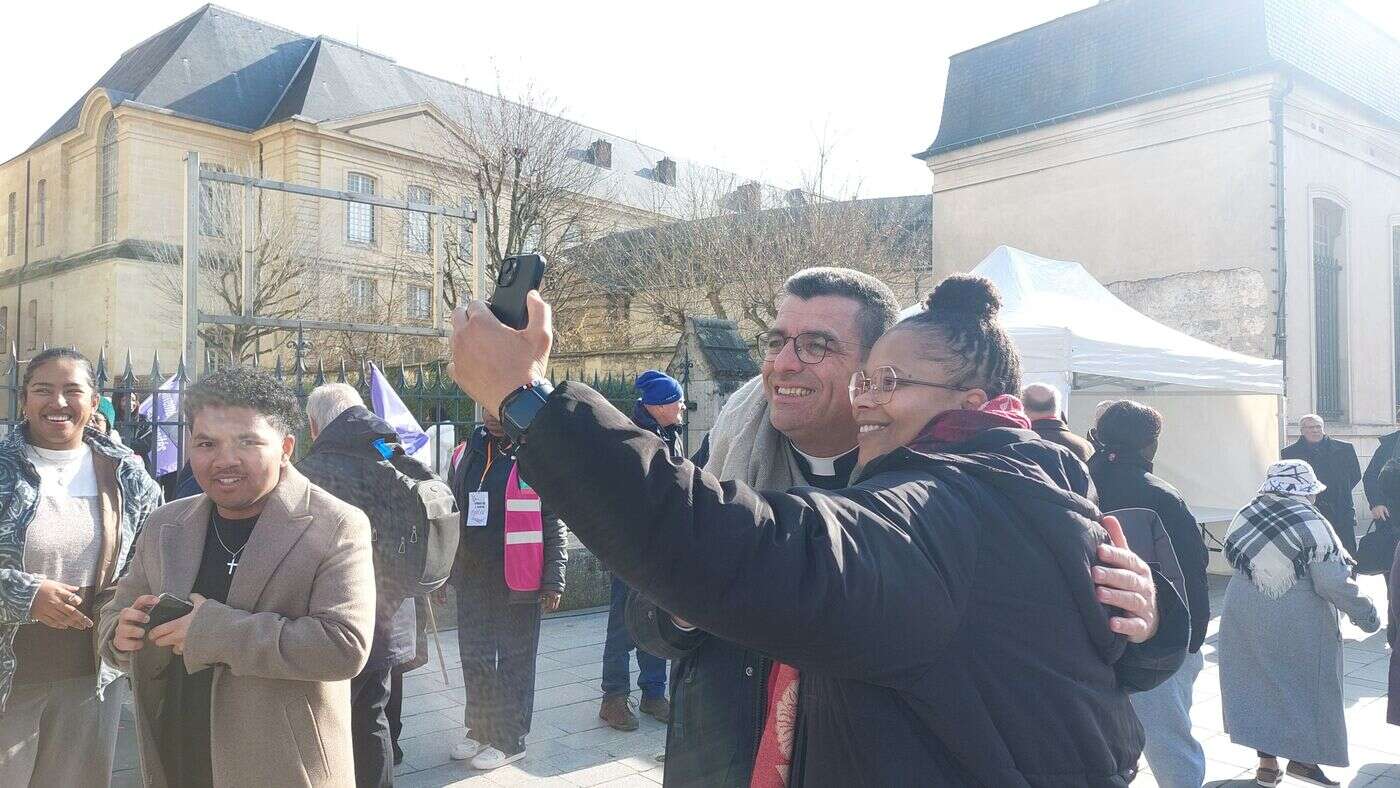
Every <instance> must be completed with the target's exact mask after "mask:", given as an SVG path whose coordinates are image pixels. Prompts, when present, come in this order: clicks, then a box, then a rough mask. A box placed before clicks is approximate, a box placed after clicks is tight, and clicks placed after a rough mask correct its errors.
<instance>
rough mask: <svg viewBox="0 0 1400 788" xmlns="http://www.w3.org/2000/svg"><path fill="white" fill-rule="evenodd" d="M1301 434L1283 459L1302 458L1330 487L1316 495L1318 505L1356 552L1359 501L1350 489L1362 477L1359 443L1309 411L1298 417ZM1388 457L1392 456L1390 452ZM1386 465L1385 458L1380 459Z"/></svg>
mask: <svg viewBox="0 0 1400 788" xmlns="http://www.w3.org/2000/svg"><path fill="white" fill-rule="evenodd" d="M1298 426H1299V427H1300V428H1301V429H1302V432H1303V434H1302V437H1300V438H1298V440H1296V441H1294V442H1293V443H1292V444H1290V445H1289V446H1286V447H1284V450H1283V451H1282V452H1280V455H1281V457H1282V459H1285V460H1303V461H1304V462H1306V463H1307V464H1309V465H1311V466H1312V469H1313V472H1314V473H1315V474H1317V478H1318V480H1319V481H1321V482H1322V483H1323V484H1325V485H1327V489H1326V490H1324V491H1323V492H1322V493H1321V494H1319V495H1318V496H1317V509H1318V511H1320V512H1322V516H1323V517H1326V518H1327V522H1329V523H1331V524H1332V528H1333V529H1334V530H1336V532H1337V536H1339V537H1341V539H1342V545H1343V546H1344V547H1346V549H1347V552H1348V553H1351V554H1352V555H1353V556H1355V555H1356V505H1355V504H1354V503H1353V502H1352V497H1351V491H1352V490H1354V489H1356V483H1357V482H1359V481H1361V464H1360V463H1359V462H1357V460H1356V447H1355V446H1352V445H1351V444H1350V443H1347V442H1346V441H1339V440H1337V439H1336V438H1333V437H1332V436H1331V435H1328V434H1327V427H1326V424H1325V423H1324V422H1323V421H1322V417H1321V416H1318V415H1315V414H1311V413H1310V414H1308V415H1306V416H1304V417H1303V418H1301V419H1299V420H1298ZM1387 459H1389V457H1388V456H1387ZM1381 464H1382V465H1384V464H1385V463H1384V461H1382V463H1381Z"/></svg>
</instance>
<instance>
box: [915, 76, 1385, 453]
mask: <svg viewBox="0 0 1400 788" xmlns="http://www.w3.org/2000/svg"><path fill="white" fill-rule="evenodd" d="M1286 84H1287V83H1286V82H1285V81H1284V78H1283V77H1281V76H1274V75H1261V76H1253V77H1249V78H1244V79H1237V80H1233V81H1228V82H1222V83H1217V84H1213V85H1208V86H1205V87H1201V88H1198V89H1196V90H1193V91H1188V92H1184V93H1176V94H1172V95H1168V96H1165V97H1162V98H1159V99H1156V100H1153V101H1145V102H1139V103H1135V104H1131V105H1128V106H1125V107H1121V108H1117V109H1113V110H1109V111H1105V112H1101V113H1097V114H1094V115H1091V116H1088V117H1084V118H1080V119H1077V120H1073V121H1069V122H1065V123H1060V124H1055V125H1052V126H1048V127H1046V128H1042V129H1038V130H1034V131H1030V132H1027V133H1024V134H1019V135H1015V136H1011V137H1006V138H1003V139H998V140H992V141H989V142H986V143H983V144H980V145H977V146H974V147H970V148H965V149H960V150H956V151H952V152H949V153H947V154H942V155H939V156H936V157H934V158H932V159H930V160H929V166H930V169H931V170H932V173H933V183H934V186H933V194H934V217H935V229H934V267H935V269H936V270H938V271H939V272H940V273H942V274H946V273H949V272H953V271H965V270H968V269H969V268H971V267H973V266H974V265H976V264H977V262H979V261H980V260H981V259H982V258H983V257H984V256H985V255H986V254H987V253H988V252H990V251H991V250H992V249H993V248H995V247H996V246H997V245H998V244H1007V245H1010V246H1016V247H1020V248H1022V249H1025V250H1027V251H1030V252H1033V253H1035V254H1039V255H1043V256H1046V257H1052V258H1059V259H1067V260H1075V261H1078V262H1081V263H1083V264H1084V265H1085V266H1086V267H1087V268H1088V269H1089V271H1090V272H1091V273H1093V274H1094V276H1095V277H1096V278H1098V279H1099V280H1100V281H1102V282H1104V283H1106V284H1107V285H1108V286H1109V287H1110V289H1112V290H1113V291H1114V292H1115V293H1117V294H1118V295H1119V296H1120V297H1121V298H1123V299H1124V300H1125V301H1127V302H1128V303H1129V304H1131V305H1133V306H1134V307H1136V308H1138V309H1141V310H1142V311H1143V312H1145V313H1147V314H1148V315H1150V316H1152V317H1154V318H1156V319H1158V320H1160V321H1162V322H1164V323H1166V324H1168V325H1171V326H1173V327H1176V328H1179V329H1181V330H1184V331H1186V332H1188V333H1191V334H1192V335H1195V336H1199V337H1201V338H1203V339H1206V340H1208V341H1212V342H1216V343H1218V344H1222V345H1224V346H1226V347H1230V348H1231V349H1234V350H1238V351H1241V352H1246V353H1250V354H1253V355H1259V356H1273V355H1274V352H1275V350H1274V344H1275V343H1274V333H1275V325H1274V318H1275V307H1276V295H1275V294H1276V288H1277V273H1276V267H1277V257H1276V253H1275V237H1274V201H1275V199H1274V187H1273V182H1274V173H1273V143H1272V139H1271V126H1270V120H1269V119H1270V96H1271V94H1272V92H1273V91H1283V90H1284V89H1285V87H1286ZM1285 102H1286V103H1285V118H1286V129H1287V135H1286V138H1285V141H1284V164H1285V176H1284V177H1285V181H1284V182H1285V227H1286V232H1287V236H1286V249H1287V257H1288V285H1287V293H1288V304H1287V335H1288V358H1287V363H1288V395H1289V414H1290V417H1291V419H1292V420H1294V421H1296V419H1297V417H1298V416H1300V415H1302V414H1304V413H1307V412H1310V411H1311V410H1313V409H1314V407H1315V401H1314V390H1313V375H1314V370H1315V364H1314V363H1313V362H1314V358H1315V348H1314V339H1313V335H1314V332H1313V326H1314V321H1315V314H1314V312H1313V284H1314V281H1313V271H1312V267H1313V266H1312V232H1313V229H1312V224H1313V222H1312V200H1313V199H1314V198H1315V197H1324V196H1325V197H1330V198H1331V199H1334V200H1335V201H1336V202H1337V203H1338V204H1340V205H1342V206H1343V207H1344V208H1346V209H1347V214H1346V215H1347V234H1346V249H1347V256H1348V261H1347V264H1346V274H1345V276H1344V285H1343V286H1344V289H1345V293H1346V296H1345V299H1346V303H1345V306H1344V308H1343V323H1344V325H1345V327H1344V336H1343V344H1344V348H1345V350H1344V356H1345V358H1346V360H1347V363H1346V369H1345V374H1346V380H1347V384H1346V386H1345V390H1346V398H1347V406H1346V411H1347V420H1348V421H1349V422H1351V423H1352V424H1354V425H1355V426H1357V427H1363V426H1364V427H1367V428H1368V429H1372V430H1373V429H1378V428H1380V427H1382V426H1389V425H1391V424H1393V403H1394V397H1395V392H1394V391H1393V389H1394V386H1393V383H1392V380H1393V376H1394V375H1393V368H1394V362H1393V357H1394V354H1393V350H1392V344H1393V343H1392V336H1393V329H1392V326H1393V322H1392V314H1393V307H1392V304H1391V301H1392V295H1391V294H1392V287H1393V274H1392V249H1391V227H1392V226H1394V225H1397V224H1400V135H1396V134H1395V133H1393V132H1388V131H1380V130H1377V129H1374V128H1365V127H1373V126H1374V125H1375V124H1374V122H1373V121H1370V120H1368V119H1367V117H1366V116H1363V115H1361V114H1359V113H1357V112H1355V111H1354V110H1351V109H1350V108H1349V106H1348V105H1347V104H1345V103H1343V102H1341V101H1339V100H1335V99H1332V98H1329V97H1328V96H1327V95H1326V94H1323V93H1322V92H1321V91H1319V90H1317V89H1315V88H1313V87H1311V86H1310V85H1306V84H1299V85H1295V86H1294V87H1293V88H1292V90H1291V92H1289V93H1288V95H1287V97H1286V99H1285ZM1339 121H1349V122H1339ZM1354 124H1359V125H1354Z"/></svg>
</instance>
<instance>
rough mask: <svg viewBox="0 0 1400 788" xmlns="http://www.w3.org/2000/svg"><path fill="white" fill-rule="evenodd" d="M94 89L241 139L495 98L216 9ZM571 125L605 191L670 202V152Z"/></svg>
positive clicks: (687, 168) (146, 45)
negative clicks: (595, 159) (605, 162)
mask: <svg viewBox="0 0 1400 788" xmlns="http://www.w3.org/2000/svg"><path fill="white" fill-rule="evenodd" d="M93 88H103V89H105V90H107V91H108V93H109V95H110V96H111V97H112V102H113V103H114V104H116V103H120V102H122V101H132V102H137V103H140V104H144V105H147V106H153V107H160V108H163V109H168V110H170V111H172V112H175V113H177V114H180V115H183V116H186V117H191V118H196V119H199V120H204V121H208V122H211V123H217V124H220V125H223V126H227V127H230V128H235V129H240V130H244V131H254V130H257V129H259V128H262V127H264V126H267V125H270V124H273V123H277V122H280V121H283V120H286V119H288V118H291V117H300V118H304V119H306V120H309V121H312V122H323V121H330V120H340V119H345V118H353V117H357V116H360V115H365V114H368V113H372V112H378V111H381V110H388V109H393V108H397V107H405V106H411V105H414V104H422V103H432V104H434V105H436V106H437V107H438V108H439V109H441V110H442V111H443V112H444V113H445V114H446V115H447V116H448V117H449V118H461V117H465V115H464V112H463V107H464V105H466V104H469V103H477V104H478V105H484V103H485V102H487V101H494V100H498V99H495V97H491V96H489V95H487V94H484V93H480V92H478V91H475V90H471V89H470V88H467V87H466V86H464V85H461V84H457V83H453V82H449V81H447V80H444V79H439V78H437V77H433V76H430V75H428V74H424V73H422V72H419V71H415V70H413V69H409V68H405V67H404V66H400V65H399V64H397V63H395V62H394V61H393V60H392V59H390V58H387V57H385V56H383V55H379V54H376V53H373V52H369V51H367V50H364V49H360V48H358V47H354V46H351V45H349V44H345V43H342V42H339V41H336V40H334V39H331V38H326V37H308V36H304V35H301V34H299V33H295V32H292V31H290V30H285V29H283V28H280V27H277V26H275V25H271V24H268V23H266V22H261V21H258V20H256V19H250V18H248V17H245V16H243V15H241V14H239V13H237V12H235V11H230V10H228V9H225V8H221V7H219V6H215V5H206V6H203V7H201V8H200V9H199V10H197V11H195V12H194V13H193V14H191V15H190V16H188V17H185V18H184V19H182V20H180V21H179V22H176V23H175V24H174V25H172V26H170V27H169V28H167V29H165V30H163V31H161V32H159V33H157V34H156V35H154V36H152V37H151V38H148V39H146V40H145V41H143V42H141V43H140V44H137V45H136V46H134V47H132V48H131V49H129V50H127V51H126V52H125V53H124V54H123V55H122V56H121V58H119V59H118V60H117V62H116V63H115V64H114V65H113V66H112V67H111V68H110V69H109V70H108V71H107V73H106V74H104V75H103V76H102V77H101V78H100V79H99V80H98V81H97V83H96V84H95V85H94V86H93ZM90 92H91V89H89V90H88V91H85V92H84V96H86V95H87V93H90ZM82 103H83V99H79V100H78V102H77V103H75V104H74V105H73V107H72V108H71V109H69V110H68V112H66V113H64V115H63V117H61V118H59V120H58V122H56V123H55V124H54V125H53V126H52V127H50V128H49V130H48V131H46V132H44V134H43V135H42V136H41V137H40V138H39V139H38V140H37V141H35V143H34V145H33V146H31V148H32V147H37V146H39V145H42V144H43V143H45V142H48V141H49V140H51V139H54V138H55V137H58V136H60V135H62V134H64V133H66V132H68V131H71V130H73V129H74V128H76V127H77V124H78V115H79V112H80V110H81V108H82ZM573 125H574V126H575V127H576V129H577V132H578V133H577V137H578V139H579V140H580V144H581V145H585V146H586V145H589V144H591V143H592V142H593V141H595V140H600V139H601V140H607V141H608V142H611V143H612V166H611V168H609V170H608V171H607V172H606V174H605V177H604V178H602V179H600V180H601V181H602V182H601V183H600V184H599V185H598V188H599V190H600V192H603V191H605V192H606V193H607V196H608V197H609V198H611V199H616V200H618V201H621V202H624V203H626V204H630V205H633V206H636V207H639V208H644V209H652V210H656V209H657V208H659V207H661V206H664V205H665V204H667V203H668V202H671V200H668V199H667V198H666V197H665V195H664V194H661V193H659V190H663V189H669V188H671V187H667V186H663V185H662V184H660V183H659V182H658V181H657V179H656V176H655V173H654V171H653V168H654V167H655V165H656V163H657V162H658V161H660V160H661V159H663V158H667V154H666V152H665V151H662V150H660V149H658V148H653V147H651V146H648V145H643V144H641V143H639V142H636V141H633V140H628V139H624V138H621V137H617V136H615V135H611V134H607V133H605V132H602V131H599V130H597V129H592V128H589V127H586V126H583V125H580V124H573ZM576 155H577V158H578V159H579V162H580V164H581V165H582V164H584V163H585V162H588V161H590V159H589V158H588V157H587V154H586V151H584V150H579V151H577V152H576ZM669 158H672V159H674V158H675V157H669ZM587 166H592V165H591V164H589V165H587ZM677 171H678V172H677V177H678V179H683V178H685V177H687V176H694V175H698V174H699V173H702V172H703V173H705V174H706V175H707V176H709V175H711V174H720V175H725V176H727V177H731V178H732V177H734V176H728V175H727V174H721V173H718V171H717V170H714V169H712V168H708V167H704V166H702V165H699V164H695V163H689V162H680V163H679V164H678V166H677Z"/></svg>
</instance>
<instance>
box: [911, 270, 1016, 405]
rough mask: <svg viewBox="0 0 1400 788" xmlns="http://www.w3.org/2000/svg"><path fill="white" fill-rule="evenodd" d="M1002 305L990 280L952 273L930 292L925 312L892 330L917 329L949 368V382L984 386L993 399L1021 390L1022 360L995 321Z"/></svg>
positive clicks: (932, 354)
mask: <svg viewBox="0 0 1400 788" xmlns="http://www.w3.org/2000/svg"><path fill="white" fill-rule="evenodd" d="M1000 309H1001V294H1000V293H998V292H997V287H996V285H995V284H993V283H992V282H991V280H989V279H986V278H984V277H980V276H970V275H966V274H955V275H953V276H950V277H948V278H947V279H944V280H943V281H942V282H939V283H938V286H937V287H935V288H934V289H933V292H932V293H929V296H928V299H927V300H926V301H925V302H924V311H922V312H920V313H918V314H916V315H911V316H910V317H907V318H905V319H904V320H902V321H900V323H899V324H897V325H896V326H895V330H897V331H898V330H905V331H918V332H920V333H921V334H922V335H923V336H924V337H925V338H926V339H927V340H928V341H926V342H925V347H926V350H927V355H928V357H929V358H931V359H932V360H934V361H937V362H939V363H941V364H944V365H947V366H948V368H949V370H950V371H951V372H952V378H953V379H952V380H951V381H949V384H950V385H954V386H958V387H961V388H968V389H982V390H983V391H985V392H987V398H988V399H994V398H996V397H999V396H1001V395H1003V394H1017V393H1019V392H1020V391H1021V359H1020V357H1019V356H1018V355H1017V354H1016V348H1015V347H1014V346H1012V344H1011V337H1010V335H1008V334H1007V333H1006V330H1005V329H1003V328H1002V327H1001V324H1000V323H998V322H997V312H998V311H999V310H1000Z"/></svg>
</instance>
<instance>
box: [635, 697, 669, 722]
mask: <svg viewBox="0 0 1400 788" xmlns="http://www.w3.org/2000/svg"><path fill="white" fill-rule="evenodd" d="M641 709H642V713H643V714H650V715H651V716H652V717H655V718H656V719H657V720H659V721H661V722H670V721H671V702H670V701H668V700H666V698H665V696H662V697H660V698H648V697H647V696H645V695H643V696H642V705H641Z"/></svg>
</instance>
